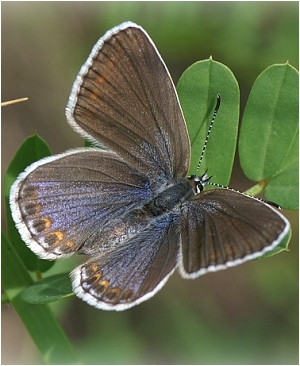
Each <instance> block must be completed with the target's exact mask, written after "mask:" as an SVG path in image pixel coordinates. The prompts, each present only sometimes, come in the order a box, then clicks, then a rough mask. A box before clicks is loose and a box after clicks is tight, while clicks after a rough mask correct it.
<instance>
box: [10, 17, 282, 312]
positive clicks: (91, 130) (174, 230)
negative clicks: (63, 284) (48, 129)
mask: <svg viewBox="0 0 300 366" xmlns="http://www.w3.org/2000/svg"><path fill="white" fill-rule="evenodd" d="M66 116H67V120H68V122H69V124H70V125H71V126H72V127H73V128H74V129H75V131H77V132H78V133H80V134H81V135H82V136H83V137H84V138H86V139H89V140H90V141H91V142H93V143H95V144H96V145H97V144H98V145H99V143H101V144H103V145H105V146H106V147H107V149H103V148H99V147H93V148H78V149H74V150H70V151H67V152H65V153H62V154H58V155H54V156H51V157H46V158H44V159H42V160H40V161H38V162H35V163H33V164H32V165H30V166H29V167H28V168H27V169H26V170H25V171H24V172H23V173H21V174H20V175H19V177H18V178H17V180H16V182H15V183H14V184H13V186H12V189H11V195H10V205H11V211H12V216H13V219H14V221H15V223H16V225H17V228H18V230H19V232H20V234H21V237H22V239H23V240H24V242H25V243H26V244H27V246H28V247H29V248H30V249H31V250H32V251H33V252H34V253H36V254H37V255H38V256H39V257H40V258H43V259H49V260H54V259H58V258H63V257H67V256H70V255H72V254H73V253H79V254H85V255H88V256H89V257H90V259H89V261H88V262H86V263H84V264H82V265H80V266H79V267H77V268H75V269H74V270H73V271H72V272H71V279H72V284H73V290H74V292H75V293H76V295H77V296H79V297H80V298H81V299H83V300H84V301H86V302H87V303H89V304H90V305H92V306H95V307H97V308H99V309H105V310H125V309H128V308H131V307H132V306H135V305H137V304H139V303H141V302H143V301H145V300H147V299H149V298H150V297H152V296H153V295H154V294H155V293H156V292H157V291H159V289H161V288H162V286H163V285H164V284H165V283H166V281H167V280H168V278H169V277H170V276H171V274H172V273H173V272H174V270H175V269H177V270H178V271H179V273H180V274H181V276H182V277H184V278H196V277H198V276H200V275H203V274H205V273H208V272H212V271H217V270H221V269H225V268H228V267H231V266H235V265H238V264H241V263H243V262H245V261H248V260H250V259H253V258H257V257H259V256H261V255H262V254H264V253H266V252H267V251H270V250H272V249H273V248H274V247H276V246H277V245H278V244H279V243H280V241H281V240H282V239H283V238H284V237H285V236H286V235H287V233H288V231H289V222H288V221H287V219H286V218H285V217H284V216H283V215H282V214H281V213H279V212H278V211H277V210H276V209H275V208H273V207H272V206H270V205H269V204H267V203H265V202H263V201H261V200H258V199H256V198H252V197H249V196H247V195H245V194H242V193H239V192H236V191H233V190H231V189H222V188H220V189H210V190H205V191H204V190H203V188H204V186H205V185H206V184H208V183H209V177H208V176H207V175H206V174H204V175H202V176H199V177H198V176H188V177H187V173H188V170H189V164H190V157H191V146H190V140H189V136H188V132H187V127H186V123H185V120H184V117H183V113H182V110H181V107H180V103H179V100H178V96H177V93H176V90H175V87H174V84H173V82H172V79H171V77H170V74H169V72H168V69H167V68H166V66H165V64H164V62H163V60H162V58H161V56H160V54H159V53H158V51H157V49H156V47H155V45H154V43H153V42H152V40H151V39H150V37H149V36H148V35H147V33H146V32H145V30H143V28H141V27H140V26H138V25H136V24H134V23H131V22H126V23H123V24H121V25H119V26H117V27H115V28H113V29H112V30H110V31H108V32H107V33H106V34H105V35H104V36H103V37H102V38H100V39H99V41H98V42H97V43H96V45H95V46H94V48H93V49H92V52H91V54H90V56H89V57H88V59H87V61H86V63H85V64H84V65H83V66H82V68H81V70H80V72H79V74H78V76H77V78H76V81H75V83H74V85H73V88H72V91H71V95H70V98H69V102H68V105H67V108H66Z"/></svg>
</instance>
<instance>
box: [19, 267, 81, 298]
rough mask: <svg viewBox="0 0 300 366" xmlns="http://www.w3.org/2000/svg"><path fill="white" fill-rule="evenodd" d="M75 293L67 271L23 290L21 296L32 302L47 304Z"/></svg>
mask: <svg viewBox="0 0 300 366" xmlns="http://www.w3.org/2000/svg"><path fill="white" fill-rule="evenodd" d="M73 295H74V293H73V290H72V286H71V281H70V277H69V275H68V274H67V273H61V274H57V275H54V276H51V277H47V278H45V279H44V280H42V281H39V282H37V283H35V284H34V285H32V286H29V287H27V288H25V289H24V290H23V291H22V292H21V298H22V299H23V300H24V301H26V302H29V303H31V304H46V303H49V302H53V301H56V300H60V299H63V298H66V297H69V296H73Z"/></svg>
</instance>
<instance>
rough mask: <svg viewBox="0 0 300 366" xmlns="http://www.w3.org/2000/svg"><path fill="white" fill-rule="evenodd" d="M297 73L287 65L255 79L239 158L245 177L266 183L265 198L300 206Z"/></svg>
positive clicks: (283, 205) (281, 204)
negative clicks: (299, 190)
mask: <svg viewBox="0 0 300 366" xmlns="http://www.w3.org/2000/svg"><path fill="white" fill-rule="evenodd" d="M298 93H299V91H298V72H297V70H296V69H294V68H293V67H292V66H290V65H289V64H288V63H286V64H284V65H273V66H270V67H268V68H267V69H266V70H265V71H264V72H263V73H262V74H261V75H259V77H258V78H257V79H256V81H255V83H254V85H253V87H252V90H251V93H250V96H249V99H248V102H247V105H246V108H245V112H244V116H243V121H242V125H241V132H240V139H239V156H240V162H241V166H242V169H243V171H244V173H245V175H246V176H247V177H248V178H249V179H251V180H253V181H266V183H267V188H266V189H265V197H266V199H268V200H270V201H274V202H276V203H278V204H279V205H280V206H282V207H284V208H288V209H291V208H297V206H298V185H299V183H298V135H299V123H298V108H299V107H298V105H299V103H298Z"/></svg>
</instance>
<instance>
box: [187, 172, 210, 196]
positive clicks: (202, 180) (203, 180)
mask: <svg viewBox="0 0 300 366" xmlns="http://www.w3.org/2000/svg"><path fill="white" fill-rule="evenodd" d="M206 173H207V172H205V173H204V174H202V175H201V176H200V177H199V176H197V175H190V176H189V177H187V179H188V181H189V182H190V184H191V186H192V188H193V191H194V192H195V194H198V193H200V192H202V191H203V188H204V186H205V185H206V184H209V181H210V179H211V176H208V175H207V174H206Z"/></svg>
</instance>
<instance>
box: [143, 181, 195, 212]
mask: <svg viewBox="0 0 300 366" xmlns="http://www.w3.org/2000/svg"><path fill="white" fill-rule="evenodd" d="M193 185H194V184H193V183H192V181H191V180H190V179H187V178H182V179H180V180H178V181H176V182H175V183H173V184H172V185H170V186H167V187H166V188H165V189H164V190H162V191H161V192H159V193H158V194H157V195H156V196H154V198H153V199H152V200H151V201H150V202H149V203H147V204H146V205H145V206H144V210H145V211H146V212H148V213H149V214H150V215H153V216H159V215H162V214H164V213H166V212H169V211H171V210H173V209H174V208H176V207H177V206H178V205H180V204H181V203H182V202H184V201H185V200H187V199H188V198H189V197H192V196H194V195H195V193H196V192H195V190H194V188H193Z"/></svg>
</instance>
